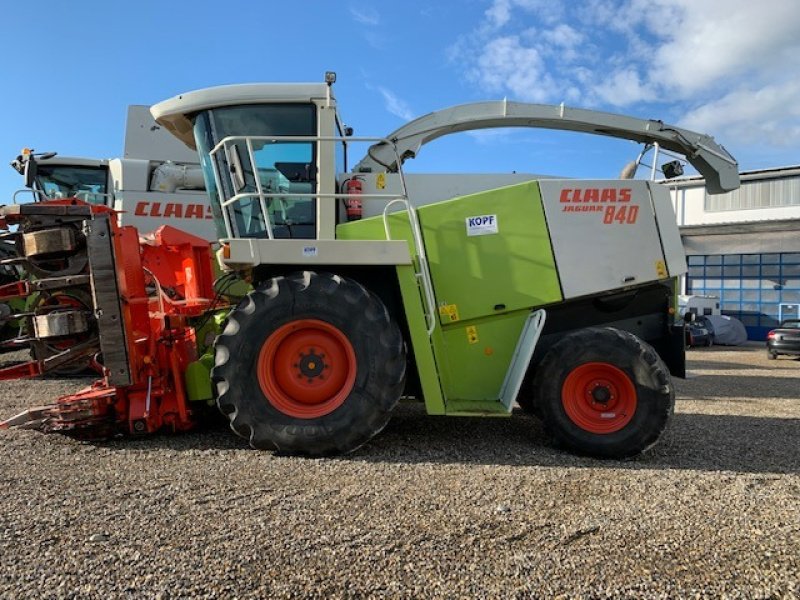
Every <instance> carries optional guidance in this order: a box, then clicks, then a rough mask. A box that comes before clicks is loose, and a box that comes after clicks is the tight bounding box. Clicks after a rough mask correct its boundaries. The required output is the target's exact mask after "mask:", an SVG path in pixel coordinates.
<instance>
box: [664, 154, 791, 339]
mask: <svg viewBox="0 0 800 600" xmlns="http://www.w3.org/2000/svg"><path fill="white" fill-rule="evenodd" d="M741 179H742V185H741V187H740V188H739V189H737V190H734V191H732V192H728V193H726V194H720V195H710V194H708V193H707V192H706V189H705V185H704V180H703V178H702V177H687V178H681V179H675V180H672V181H670V182H669V183H668V185H669V186H670V188H671V190H672V191H671V194H672V199H673V203H674V208H675V215H676V217H677V219H678V225H679V226H680V231H681V237H682V239H683V244H684V248H685V250H686V258H687V262H688V265H689V272H688V273H687V275H686V278H685V281H684V283H683V291H684V293H686V294H697V295H709V296H717V297H719V299H720V302H721V308H722V313H723V314H726V315H730V316H732V317H736V318H737V319H739V320H741V321H742V323H744V325H745V327H746V328H747V333H748V336H749V338H750V339H752V340H763V339H764V338H765V336H766V334H767V332H768V331H769V330H770V329H772V328H774V327H776V326H777V325H778V323H779V322H780V321H781V320H782V319H787V318H798V316H799V315H800V165H798V166H793V167H781V168H774V169H763V170H757V171H744V172H742V173H741Z"/></svg>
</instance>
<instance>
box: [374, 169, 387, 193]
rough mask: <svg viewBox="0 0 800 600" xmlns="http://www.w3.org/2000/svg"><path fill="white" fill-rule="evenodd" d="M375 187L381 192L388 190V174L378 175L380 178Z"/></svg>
mask: <svg viewBox="0 0 800 600" xmlns="http://www.w3.org/2000/svg"><path fill="white" fill-rule="evenodd" d="M375 187H376V188H378V189H379V190H383V189H386V173H378V177H377V179H375Z"/></svg>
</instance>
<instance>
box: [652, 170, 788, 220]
mask: <svg viewBox="0 0 800 600" xmlns="http://www.w3.org/2000/svg"><path fill="white" fill-rule="evenodd" d="M741 178H742V187H741V188H740V189H739V190H736V191H734V192H731V193H728V194H720V195H717V196H708V195H706V191H705V187H704V183H703V180H702V179H696V178H695V179H689V180H683V181H681V180H675V181H673V182H672V183H667V185H669V186H670V188H671V196H672V202H673V207H674V208H675V216H676V217H677V219H678V225H708V224H713V223H743V222H758V221H765V220H773V219H800V168H798V167H787V168H782V169H768V170H764V171H750V172H746V173H742V176H741Z"/></svg>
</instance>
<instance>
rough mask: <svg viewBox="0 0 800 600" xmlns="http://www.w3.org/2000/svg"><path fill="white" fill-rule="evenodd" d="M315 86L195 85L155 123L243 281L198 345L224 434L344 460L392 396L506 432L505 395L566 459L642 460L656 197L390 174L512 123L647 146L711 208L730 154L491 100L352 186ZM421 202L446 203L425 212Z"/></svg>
mask: <svg viewBox="0 0 800 600" xmlns="http://www.w3.org/2000/svg"><path fill="white" fill-rule="evenodd" d="M330 84H331V82H330V81H328V83H327V84H263V85H258V84H257V85H237V86H226V87H219V88H211V89H206V90H201V91H196V92H190V93H187V94H182V95H180V96H177V97H175V98H172V99H170V100H166V101H164V102H161V103H159V104H157V105H155V106H154V107H153V108H152V113H153V116H154V117H155V119H156V121H157V122H158V123H159V124H161V125H163V126H164V127H166V128H167V129H168V130H170V131H171V132H172V133H173V134H175V135H176V136H177V137H178V138H179V139H181V140H182V141H183V142H184V143H186V144H187V145H188V146H190V147H193V148H197V150H198V151H199V154H200V160H201V163H202V167H203V170H204V173H205V179H206V188H207V190H208V192H209V196H210V200H211V205H212V208H213V211H214V215H215V218H216V221H217V223H218V225H219V234H220V241H221V244H222V249H221V251H220V252H219V259H220V261H221V263H222V265H223V266H224V268H226V269H229V270H233V271H237V272H239V273H242V274H244V275H246V277H247V278H248V279H250V280H251V281H252V282H253V285H254V290H253V291H252V292H251V293H249V294H248V295H247V297H246V298H245V299H244V300H243V301H242V302H241V303H240V304H239V305H238V306H236V307H235V308H234V309H233V310H232V311H231V312H230V314H229V315H228V317H227V320H226V323H225V325H224V328H223V331H222V333H221V334H220V335H219V337H218V338H217V340H216V342H215V344H214V367H213V369H212V370H211V379H212V382H213V385H214V387H215V395H216V398H217V403H218V406H219V408H220V409H221V410H222V412H223V413H225V414H226V415H227V416H228V418H229V419H230V425H231V428H232V429H233V430H234V431H235V432H236V433H238V434H239V435H241V436H242V437H244V438H246V439H248V440H249V442H250V444H251V445H252V446H253V447H256V448H264V449H277V450H279V451H282V452H289V453H301V454H309V455H321V454H330V453H337V452H350V451H352V450H354V449H356V448H358V447H359V446H361V445H362V444H364V443H365V442H366V441H367V440H369V439H370V438H372V437H373V436H374V435H376V434H377V433H378V432H379V431H381V429H383V428H384V426H385V425H386V424H387V422H388V420H389V418H390V415H391V412H392V409H393V408H394V406H395V404H396V403H397V402H398V400H399V399H400V398H401V397H403V396H409V397H417V398H421V399H423V400H424V403H425V407H426V409H427V412H428V413H429V414H432V415H454V416H458V415H470V416H475V415H485V416H507V415H509V414H511V412H512V407H513V405H514V402H515V401H516V402H517V403H518V404H519V405H520V406H521V407H522V409H523V410H526V411H530V412H532V413H535V414H536V415H538V416H539V417H541V419H542V420H543V422H544V424H545V426H546V427H547V429H548V430H549V431H550V432H552V435H553V437H554V438H555V440H556V441H557V442H558V443H559V444H561V445H562V446H564V447H566V448H568V449H570V450H572V451H575V452H578V453H585V454H590V455H594V456H601V457H626V456H631V455H635V454H637V453H639V452H642V451H644V450H645V449H647V448H648V447H650V446H651V445H653V444H654V443H655V442H656V441H657V440H658V438H659V436H660V434H661V433H662V431H663V430H664V428H665V427H666V425H667V422H668V420H669V418H670V415H671V414H672V412H673V406H674V389H673V386H672V383H671V380H670V374H672V375H676V376H683V375H684V355H683V330H682V328H681V327H677V326H675V325H674V313H675V309H676V306H677V305H676V302H675V297H676V281H677V277H678V276H680V275H681V274H683V273H685V272H686V263H685V258H684V253H683V249H682V245H681V239H680V235H679V233H678V228H677V225H676V221H675V216H674V213H673V209H672V205H671V202H670V198H669V193H668V190H667V189H666V187H665V186H663V185H660V184H658V183H655V182H652V181H643V180H632V179H631V180H611V181H578V180H555V179H530V180H528V181H522V182H514V181H510V182H508V184H506V185H503V184H502V183H501V184H500V185H499V186H498V185H497V183H498V182H497V181H496V179H495V180H491V177H488V178H487V181H486V182H483V183H482V182H481V181H480V178H478V179H477V180H476V178H475V177H472V178H471V181H472V183H464V184H463V186H462V188H458V186H459V182H458V179H459V177H460V176H458V175H456V176H427V177H428V179H427V181H422V182H421V183H419V184H417V185H416V188H417V189H420V188H427V190H428V192H429V193H428V196H427V197H423V196H425V193H424V192H422V193H417V194H415V193H414V192H413V191H412V188H413V187H414V185H415V184H414V182H413V181H412V179H413V177H412V176H410V175H404V174H403V172H402V169H401V166H402V163H403V161H404V160H406V159H408V158H410V157H413V156H415V155H416V154H417V152H418V151H419V149H420V147H421V146H422V145H423V144H424V143H427V142H428V141H431V140H432V139H435V138H437V137H439V136H441V135H444V134H446V133H451V132H454V131H464V130H468V129H475V128H479V127H497V126H514V125H524V126H539V127H549V128H555V129H567V130H573V131H584V132H588V133H596V134H603V135H610V136H615V137H620V138H627V139H633V140H636V141H639V142H643V143H646V144H657V145H658V146H659V147H661V148H664V149H666V150H671V151H676V152H680V153H682V154H683V155H685V156H686V157H687V158H688V160H689V161H690V162H691V163H692V164H693V165H694V166H695V167H696V168H697V169H698V170H699V171H700V172H701V173H702V174H703V175H705V176H706V178H707V180H708V181H709V188H710V191H711V192H712V193H713V192H723V191H727V190H730V189H735V188H736V187H738V183H739V180H738V171H737V167H736V162H735V160H734V159H733V158H732V157H731V156H730V155H729V154H728V153H727V152H726V151H725V150H724V149H723V148H722V147H721V146H718V145H717V144H716V143H714V141H713V139H711V138H710V137H709V136H705V135H701V134H697V133H693V132H690V131H686V130H681V129H679V128H676V127H672V126H668V125H665V124H664V123H662V122H660V121H641V120H638V119H632V118H629V117H622V116H618V115H611V114H606V113H598V112H592V111H584V110H574V109H566V108H564V107H563V106H561V107H556V106H542V105H529V104H516V103H508V102H502V103H480V104H473V105H465V106H461V107H456V108H453V109H447V110H445V111H440V112H437V113H432V114H430V115H427V116H425V117H422V118H420V119H417V120H416V121H412V122H411V123H409V124H408V125H406V126H404V127H402V128H401V129H399V130H397V131H395V132H393V133H392V134H390V135H388V136H387V137H386V138H385V139H375V140H372V141H373V142H374V143H373V145H372V146H371V147H370V149H369V152H368V154H367V156H366V157H365V158H364V159H363V160H362V161H360V162H359V163H358V165H357V166H356V167H355V168H353V169H352V170H348V165H347V164H346V162H345V161H346V159H347V155H348V149H350V148H352V147H353V144H354V143H355V142H356V141H364V140H363V139H361V140H360V139H358V138H352V137H349V136H348V134H352V130H349V129H348V128H346V127H345V126H344V125H343V124H342V122H341V121H340V119H339V116H338V113H337V110H336V102H335V99H334V97H333V94H332V89H331V85H330ZM366 141H370V140H366ZM465 179H468V178H465ZM490 183H491V186H492V188H493V189H486V188H487V187H488V186H489V184H490ZM470 186H472V188H473V189H474V190H478V191H473V193H470V190H469V187H470ZM432 187H433V188H437V189H444V188H448V189H453V188H454V187H455V188H456V189H461V191H460V192H459V195H458V196H457V197H451V198H448V197H447V196H446V195H445V194H439V197H438V201H434V200H437V198H436V197H435V196H436V193H433V196H434V197H433V198H431V197H430V196H431V193H430V189H431V188H432ZM359 213H361V214H359ZM359 217H363V218H359Z"/></svg>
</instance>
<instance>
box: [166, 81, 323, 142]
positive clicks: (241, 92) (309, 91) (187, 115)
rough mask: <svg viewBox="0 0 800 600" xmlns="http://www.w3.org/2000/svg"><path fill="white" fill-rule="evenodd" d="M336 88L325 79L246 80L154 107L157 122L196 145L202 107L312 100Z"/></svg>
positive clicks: (204, 90)
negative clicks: (196, 124)
mask: <svg viewBox="0 0 800 600" xmlns="http://www.w3.org/2000/svg"><path fill="white" fill-rule="evenodd" d="M328 93H330V94H331V97H333V91H332V90H331V89H330V88H329V86H328V85H327V84H325V83H245V84H239V85H222V86H218V87H211V88H205V89H202V90H195V91H193V92H187V93H185V94H179V95H178V96H174V97H173V98H170V99H168V100H164V101H162V102H159V103H158V104H154V105H153V106H151V107H150V113H151V114H152V115H153V118H154V119H155V120H156V122H157V123H158V124H159V125H161V126H163V127H165V128H166V129H167V130H168V131H170V132H171V133H172V134H173V135H174V136H176V137H177V138H178V139H179V140H181V141H182V142H183V143H184V144H186V145H187V146H189V147H190V148H193V149H196V146H195V142H194V134H193V132H192V120H191V118H192V116H193V115H195V114H196V113H198V112H200V111H202V110H208V109H211V108H219V107H221V106H235V105H239V104H269V103H273V102H298V103H299V102H310V101H312V100H315V99H322V98H326V97H327V95H328Z"/></svg>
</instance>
